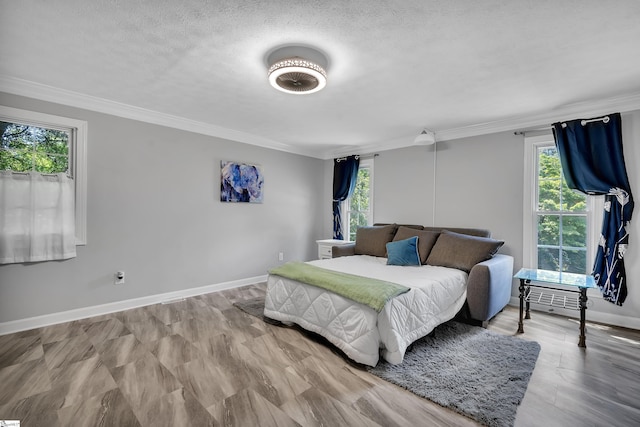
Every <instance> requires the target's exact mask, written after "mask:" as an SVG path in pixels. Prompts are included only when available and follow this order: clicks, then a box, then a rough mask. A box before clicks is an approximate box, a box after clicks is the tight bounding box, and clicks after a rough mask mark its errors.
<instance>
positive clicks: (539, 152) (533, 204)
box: [524, 135, 602, 274]
mask: <svg viewBox="0 0 640 427" xmlns="http://www.w3.org/2000/svg"><path fill="white" fill-rule="evenodd" d="M525 147H526V151H525V173H526V175H525V207H524V212H525V214H524V215H525V218H524V262H525V264H528V266H530V267H532V268H538V269H543V270H553V271H564V272H569V273H580V274H588V273H590V272H591V268H592V267H593V261H594V257H595V252H596V248H597V246H596V245H597V239H596V238H595V236H598V235H599V230H598V228H599V226H600V223H601V221H598V220H599V219H601V209H598V207H601V206H602V197H594V196H586V195H584V194H582V193H580V192H577V191H575V190H572V189H570V188H569V187H568V186H567V183H566V181H565V180H564V177H563V175H562V165H561V163H560V158H559V156H558V152H557V150H556V147H555V144H554V141H553V136H552V135H545V136H538V137H527V138H525ZM597 205H600V206H597Z"/></svg>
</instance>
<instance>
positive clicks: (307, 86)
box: [267, 46, 327, 95]
mask: <svg viewBox="0 0 640 427" xmlns="http://www.w3.org/2000/svg"><path fill="white" fill-rule="evenodd" d="M267 64H268V66H269V71H268V73H267V74H268V76H269V83H271V86H273V87H274V88H276V89H278V90H280V91H282V92H286V93H292V94H294V95H305V94H309V93H315V92H318V91H320V90H322V89H323V88H324V87H325V86H326V85H327V72H326V71H325V68H326V67H327V59H326V57H325V56H324V54H322V53H321V52H319V51H317V50H315V49H313V48H309V47H303V46H286V47H282V48H279V49H276V50H274V51H273V52H271V53H270V54H269V56H268V58H267Z"/></svg>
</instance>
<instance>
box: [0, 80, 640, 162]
mask: <svg viewBox="0 0 640 427" xmlns="http://www.w3.org/2000/svg"><path fill="white" fill-rule="evenodd" d="M0 91H2V92H7V93H11V94H14V95H20V96H25V97H28V98H34V99H38V100H41V101H47V102H53V103H57V104H62V105H67V106H70V107H76V108H83V109H86V110H91V111H96V112H99V113H104V114H110V115H113V116H118V117H123V118H126V119H132V120H138V121H141V122H146V123H152V124H156V125H160V126H167V127H171V128H175V129H180V130H184V131H188V132H194V133H199V134H202V135H208V136H213V137H216V138H222V139H227V140H230V141H237V142H241V143H245V144H250V145H255V146H258V147H263V148H268V149H272V150H278V151H284V152H287V153H291V154H298V155H302V156H308V157H314V158H318V159H323V160H327V159H332V158H334V157H340V156H344V155H349V154H364V153H372V152H376V151H387V150H394V149H398V148H406V147H413V146H416V145H415V143H414V141H415V137H416V135H405V136H401V137H398V138H395V139H393V140H387V141H385V142H381V143H375V144H364V145H356V146H349V147H342V148H338V149H333V150H328V151H314V150H308V149H302V148H300V147H295V146H292V145H288V144H283V143H281V142H278V141H274V140H271V139H269V138H264V137H261V136H258V135H254V134H250V133H248V132H242V131H238V130H234V129H229V128H224V127H221V126H216V125H213V124H209V123H204V122H198V121H195V120H190V119H186V118H184V117H178V116H173V115H170V114H165V113H160V112H157V111H152V110H148V109H145V108H140V107H135V106H132V105H128V104H124V103H120V102H115V101H110V100H108V99H104V98H99V97H94V96H89V95H85V94H82V93H78V92H73V91H69V90H64V89H59V88H56V87H53V86H48V85H43V84H40V83H35V82H31V81H28V80H23V79H17V78H15V77H10V76H4V75H0ZM634 110H640V92H634V93H631V94H627V95H622V96H618V97H612V98H607V99H601V100H592V101H584V102H578V103H574V104H568V105H565V106H561V107H558V108H556V109H554V110H551V111H545V112H543V113H539V114H531V115H527V116H515V117H509V118H505V119H501V120H496V121H492V122H486V123H479V124H474V125H470V126H463V127H459V128H451V129H440V130H435V139H436V141H448V140H454V139H460V138H467V137H473V136H479V135H486V134H491V133H499V132H505V131H514V130H526V129H530V128H535V127H541V126H545V127H546V126H550V125H551V123H555V122H558V121H565V120H572V119H575V118H582V117H591V116H597V115H601V114H608V113H612V112H620V113H624V112H629V111H634Z"/></svg>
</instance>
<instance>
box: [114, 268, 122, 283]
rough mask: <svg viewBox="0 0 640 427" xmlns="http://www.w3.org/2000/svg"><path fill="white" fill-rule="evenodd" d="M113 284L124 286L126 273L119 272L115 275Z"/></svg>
mask: <svg viewBox="0 0 640 427" xmlns="http://www.w3.org/2000/svg"><path fill="white" fill-rule="evenodd" d="M113 284H114V285H124V271H117V272H116V273H115V274H114V275H113Z"/></svg>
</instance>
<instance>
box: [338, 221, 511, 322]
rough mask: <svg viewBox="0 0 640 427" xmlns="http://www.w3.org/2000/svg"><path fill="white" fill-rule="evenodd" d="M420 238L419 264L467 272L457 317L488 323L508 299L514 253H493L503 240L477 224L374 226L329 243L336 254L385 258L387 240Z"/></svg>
mask: <svg viewBox="0 0 640 427" xmlns="http://www.w3.org/2000/svg"><path fill="white" fill-rule="evenodd" d="M412 236H418V244H419V246H420V247H419V252H420V257H421V261H422V264H430V265H440V266H444V267H452V268H458V269H461V270H464V271H466V272H467V273H468V274H469V276H468V282H467V301H466V303H465V305H464V307H463V308H462V309H461V310H460V312H459V313H458V315H457V318H459V319H462V320H465V321H468V322H469V323H474V324H480V325H482V326H484V327H486V325H487V323H488V321H489V320H490V319H491V318H493V317H494V316H495V315H496V314H497V313H498V312H500V311H501V310H502V309H503V308H504V307H505V306H506V305H507V303H508V302H509V300H510V298H511V284H512V277H513V257H511V256H509V255H504V254H499V253H496V252H497V250H498V249H499V248H500V247H501V246H502V244H503V242H501V241H498V240H494V239H491V232H490V231H489V230H485V229H477V228H458V227H453V228H450V227H425V226H422V225H414V224H402V225H398V224H375V225H374V226H372V227H362V228H359V229H358V230H357V234H356V241H355V242H353V243H349V244H346V245H340V246H333V247H332V255H333V257H334V258H336V257H342V256H350V255H373V256H382V257H384V256H386V244H387V243H389V242H392V241H398V240H401V239H407V238H409V237H412Z"/></svg>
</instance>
